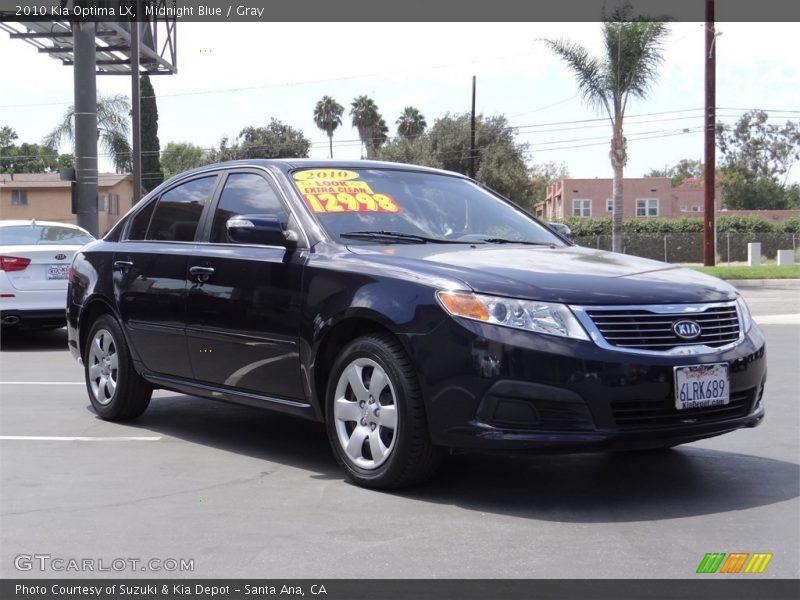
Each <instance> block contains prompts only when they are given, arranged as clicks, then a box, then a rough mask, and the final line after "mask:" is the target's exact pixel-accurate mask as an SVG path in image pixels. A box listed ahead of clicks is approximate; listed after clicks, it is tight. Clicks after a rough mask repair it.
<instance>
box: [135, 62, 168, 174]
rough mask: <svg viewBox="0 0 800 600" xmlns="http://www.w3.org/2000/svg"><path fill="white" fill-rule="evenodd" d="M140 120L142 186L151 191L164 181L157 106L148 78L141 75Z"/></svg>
mask: <svg viewBox="0 0 800 600" xmlns="http://www.w3.org/2000/svg"><path fill="white" fill-rule="evenodd" d="M140 90H141V100H140V102H139V105H140V107H141V119H142V185H143V186H144V188H145V189H146V190H152V189H153V188H155V187H157V186H158V185H159V184H160V183H161V182H162V181H164V173H163V172H162V170H161V160H160V154H161V143H160V142H159V140H158V105H157V104H156V92H155V90H154V89H153V84H152V83H150V76H149V75H147V74H145V75H142V78H141V81H140Z"/></svg>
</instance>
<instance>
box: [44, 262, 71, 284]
mask: <svg viewBox="0 0 800 600" xmlns="http://www.w3.org/2000/svg"><path fill="white" fill-rule="evenodd" d="M68 273H69V265H49V266H48V267H47V279H48V281H49V280H51V279H66V278H67V275H68Z"/></svg>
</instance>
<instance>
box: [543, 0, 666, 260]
mask: <svg viewBox="0 0 800 600" xmlns="http://www.w3.org/2000/svg"><path fill="white" fill-rule="evenodd" d="M631 11H632V8H631V6H630V5H629V4H626V5H624V6H622V7H620V8H617V9H615V10H614V12H613V13H612V14H611V15H604V16H603V38H604V41H605V54H604V56H603V57H601V58H596V57H590V56H589V53H588V52H587V51H586V48H584V47H583V46H581V45H580V44H578V43H576V42H570V41H568V40H564V39H559V40H545V43H546V44H547V45H548V47H549V48H550V49H551V50H552V51H553V52H555V53H556V54H557V55H558V56H560V57H561V58H562V59H563V60H564V61H565V62H566V63H567V65H568V66H569V68H570V70H571V71H572V72H573V74H574V75H575V78H576V79H577V82H578V89H579V90H580V92H581V94H582V95H583V96H584V98H585V99H586V100H587V101H588V102H589V104H591V105H593V106H595V107H596V108H598V109H601V110H605V112H606V113H607V114H608V118H609V119H610V120H611V126H612V129H613V135H612V138H611V151H610V152H609V158H610V159H611V166H612V167H613V169H614V208H613V217H614V219H613V223H614V225H613V229H612V250H613V251H614V252H622V181H623V180H622V177H623V168H624V167H625V163H626V162H627V161H628V148H627V141H626V139H625V136H624V134H623V128H622V124H623V120H624V118H625V109H626V108H627V105H628V100H629V99H630V98H631V96H633V97H636V98H644V97H645V96H646V95H647V92H648V91H649V90H650V86H651V85H652V83H653V81H655V79H656V76H657V74H658V67H659V65H660V64H661V61H662V60H663V55H662V51H663V42H664V40H665V39H666V37H667V35H668V34H669V30H668V29H667V26H666V24H665V23H664V22H663V21H644V20H631Z"/></svg>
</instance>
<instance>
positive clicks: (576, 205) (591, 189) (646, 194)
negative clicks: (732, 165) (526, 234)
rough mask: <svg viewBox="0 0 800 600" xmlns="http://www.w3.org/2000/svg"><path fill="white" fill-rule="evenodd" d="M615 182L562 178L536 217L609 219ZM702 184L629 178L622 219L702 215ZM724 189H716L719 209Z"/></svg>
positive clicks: (626, 183) (653, 178)
mask: <svg viewBox="0 0 800 600" xmlns="http://www.w3.org/2000/svg"><path fill="white" fill-rule="evenodd" d="M613 197H614V196H613V180H612V179H560V180H558V181H556V182H555V183H553V184H551V185H550V186H548V188H547V196H546V198H545V200H544V202H540V203H539V204H537V205H536V207H535V211H536V216H537V217H540V218H542V219H545V220H549V219H563V218H566V217H610V216H611V214H612V199H613ZM703 198H704V192H703V184H702V183H699V182H697V181H696V180H693V179H690V180H687V181H685V182H684V183H682V184H681V185H679V186H678V187H675V188H673V187H672V181H671V180H670V178H669V177H640V178H626V179H625V180H624V183H623V187H622V216H623V217H641V218H645V219H646V218H651V217H663V218H676V217H691V216H700V215H699V214H698V213H702V212H703ZM721 199H722V194H721V189H720V188H719V187H717V189H716V190H715V201H716V203H717V210H719V209H720V204H721Z"/></svg>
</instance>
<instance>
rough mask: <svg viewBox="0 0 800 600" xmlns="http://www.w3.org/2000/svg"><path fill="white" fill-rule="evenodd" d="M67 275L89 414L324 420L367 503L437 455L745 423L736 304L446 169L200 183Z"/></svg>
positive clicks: (130, 217)
mask: <svg viewBox="0 0 800 600" xmlns="http://www.w3.org/2000/svg"><path fill="white" fill-rule="evenodd" d="M70 274H71V275H70V289H69V294H68V299H67V302H68V329H69V344H70V348H71V350H72V352H73V354H74V355H75V356H76V357H79V358H81V359H82V362H83V365H84V369H85V374H86V386H87V388H88V391H89V396H90V398H91V402H92V405H93V406H94V409H95V410H96V411H97V413H98V414H99V415H100V416H101V417H102V418H104V419H110V420H116V419H131V418H135V417H137V416H139V415H140V414H141V413H142V412H143V411H144V410H145V409H146V408H147V405H148V403H149V401H150V395H151V392H152V390H153V388H167V389H170V390H175V391H178V392H183V393H187V394H194V395H197V396H203V397H207V398H212V399H217V400H223V401H228V402H236V403H241V404H246V405H249V406H257V407H264V408H269V409H273V410H278V411H282V412H286V413H291V414H294V415H298V416H301V417H306V418H308V419H314V420H318V421H324V422H325V423H326V424H327V431H328V436H329V438H330V442H331V446H332V447H333V451H334V453H335V455H336V458H337V459H338V461H339V462H340V463H341V465H342V467H343V468H344V470H345V472H346V473H347V475H348V476H349V477H350V478H351V479H352V480H354V481H355V482H357V483H359V484H361V485H365V486H369V487H381V488H388V487H396V486H401V485H409V484H412V483H415V482H419V481H421V480H424V479H425V478H427V477H429V476H430V475H431V474H432V473H433V471H434V470H435V468H436V466H437V464H438V459H439V456H440V455H441V453H442V451H443V450H444V449H447V448H462V449H479V450H480V449H482V450H504V451H508V450H514V451H520V450H543V449H553V450H569V451H575V450H600V449H638V448H642V449H645V448H654V447H667V446H673V445H676V444H681V443H685V442H691V441H693V440H699V439H702V438H706V437H710V436H714V435H719V434H721V433H725V432H728V431H732V430H734V429H738V428H741V427H750V426H754V425H757V424H758V423H759V422H760V421H761V419H762V418H763V416H764V408H763V405H762V394H763V390H764V381H765V377H766V358H765V354H764V336H763V334H762V332H761V330H760V329H759V328H758V326H756V325H755V324H754V323H753V321H752V320H751V318H750V314H749V312H748V309H747V306H746V305H745V303H744V301H743V300H742V298H741V297H740V296H739V295H738V293H737V292H736V290H735V289H734V288H733V287H731V286H730V285H728V284H726V283H724V282H722V281H720V280H718V279H714V278H711V277H708V276H705V275H702V274H699V273H696V272H694V271H690V270H687V269H683V268H678V267H675V266H672V265H668V264H663V263H659V262H655V261H650V260H644V259H641V258H635V257H631V256H625V255H621V254H612V253H609V252H601V251H597V250H592V249H588V248H581V247H578V246H574V245H572V244H571V243H569V242H568V241H566V240H564V239H562V238H560V237H558V236H557V235H556V234H554V233H553V232H552V231H551V230H550V229H548V228H547V227H546V226H545V225H543V224H542V223H540V222H538V221H537V220H535V219H533V218H532V217H530V216H529V215H528V214H526V213H525V212H523V211H521V210H519V209H518V208H517V207H515V206H514V205H513V204H512V203H510V202H508V201H506V200H505V199H503V198H500V197H498V196H497V195H496V194H494V193H493V192H491V191H490V190H487V189H485V188H483V187H481V186H480V185H479V184H476V183H475V182H474V181H471V180H469V179H467V178H465V177H462V176H460V175H456V174H453V173H447V172H443V171H436V170H432V169H424V168H418V167H411V166H407V165H398V164H389V163H377V162H366V161H355V162H314V161H303V160H286V161H279V160H274V161H265V160H253V161H246V162H234V163H223V164H218V165H213V166H209V167H204V168H201V169H197V170H194V171H190V172H187V173H184V174H182V175H179V176H177V177H174V178H172V179H170V180H169V181H167V182H165V183H164V184H162V185H161V186H160V187H159V188H157V189H156V190H154V191H153V192H152V193H151V194H149V195H148V196H147V197H146V198H145V199H143V200H142V201H141V202H140V203H138V204H137V205H136V206H135V207H134V208H133V209H131V211H130V212H129V213H128V214H127V215H126V216H125V217H124V218H123V219H122V220H121V221H120V223H119V224H118V225H117V226H115V227H114V229H112V230H111V231H110V232H109V233H108V234H107V235H106V236H105V238H103V239H102V240H98V241H96V242H93V243H91V244H89V245H88V246H86V247H84V248H83V249H82V250H81V251H80V252H79V253H78V254H76V256H75V259H74V261H73V264H72V269H71V271H70Z"/></svg>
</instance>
